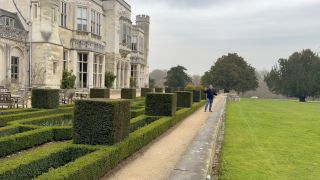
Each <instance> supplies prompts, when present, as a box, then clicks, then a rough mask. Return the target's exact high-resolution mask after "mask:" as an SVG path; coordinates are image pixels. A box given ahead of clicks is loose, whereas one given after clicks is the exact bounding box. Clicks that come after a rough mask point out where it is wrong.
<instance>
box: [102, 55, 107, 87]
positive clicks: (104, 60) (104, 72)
mask: <svg viewBox="0 0 320 180" xmlns="http://www.w3.org/2000/svg"><path fill="white" fill-rule="evenodd" d="M102 59H103V60H102V61H103V64H102V78H101V81H102V82H101V83H102V88H105V87H106V85H105V84H104V81H105V74H106V56H102Z"/></svg>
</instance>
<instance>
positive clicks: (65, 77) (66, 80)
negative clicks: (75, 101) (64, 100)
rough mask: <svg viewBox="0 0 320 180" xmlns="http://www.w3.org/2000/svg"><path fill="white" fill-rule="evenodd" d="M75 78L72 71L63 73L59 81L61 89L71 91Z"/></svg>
mask: <svg viewBox="0 0 320 180" xmlns="http://www.w3.org/2000/svg"><path fill="white" fill-rule="evenodd" d="M75 81H76V76H75V75H73V73H72V71H70V72H69V71H63V73H62V80H61V85H60V88H61V89H73V88H74V86H75Z"/></svg>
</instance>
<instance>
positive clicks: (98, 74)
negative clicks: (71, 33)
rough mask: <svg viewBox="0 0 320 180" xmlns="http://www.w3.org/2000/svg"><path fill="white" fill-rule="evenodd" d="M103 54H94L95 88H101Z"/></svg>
mask: <svg viewBox="0 0 320 180" xmlns="http://www.w3.org/2000/svg"><path fill="white" fill-rule="evenodd" d="M103 61H104V60H103V56H101V55H95V56H94V61H93V86H94V87H95V88H102V87H103V82H102V76H103V65H104V62H103Z"/></svg>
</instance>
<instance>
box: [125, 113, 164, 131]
mask: <svg viewBox="0 0 320 180" xmlns="http://www.w3.org/2000/svg"><path fill="white" fill-rule="evenodd" d="M158 119H160V117H157V116H146V115H142V116H138V117H136V118H133V119H131V120H130V128H129V129H130V132H134V131H136V130H137V129H139V128H142V127H144V126H145V125H146V124H150V123H152V122H154V121H156V120H158Z"/></svg>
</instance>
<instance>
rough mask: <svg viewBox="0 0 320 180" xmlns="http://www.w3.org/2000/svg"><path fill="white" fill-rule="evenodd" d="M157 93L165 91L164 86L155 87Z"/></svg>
mask: <svg viewBox="0 0 320 180" xmlns="http://www.w3.org/2000/svg"><path fill="white" fill-rule="evenodd" d="M154 90H155V92H156V93H163V88H155V89H154Z"/></svg>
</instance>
